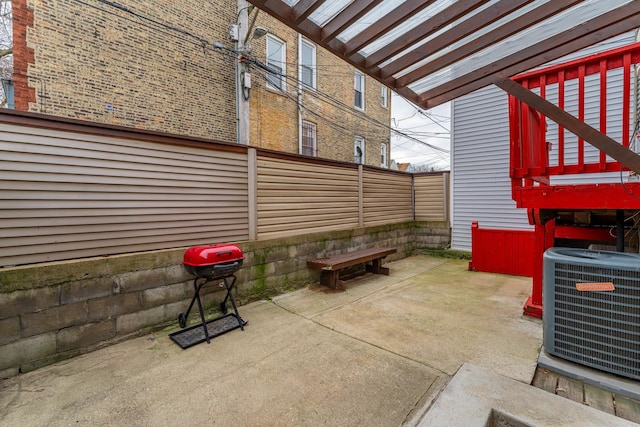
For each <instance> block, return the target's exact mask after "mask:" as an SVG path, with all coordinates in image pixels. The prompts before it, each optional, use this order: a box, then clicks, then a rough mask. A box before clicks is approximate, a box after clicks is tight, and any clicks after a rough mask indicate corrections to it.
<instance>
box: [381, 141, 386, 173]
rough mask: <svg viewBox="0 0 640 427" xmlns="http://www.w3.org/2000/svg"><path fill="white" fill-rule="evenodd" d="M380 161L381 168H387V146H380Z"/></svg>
mask: <svg viewBox="0 0 640 427" xmlns="http://www.w3.org/2000/svg"><path fill="white" fill-rule="evenodd" d="M380 161H381V165H380V166H382V167H383V168H386V167H387V144H382V145H381V146H380Z"/></svg>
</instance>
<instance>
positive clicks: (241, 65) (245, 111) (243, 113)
mask: <svg viewBox="0 0 640 427" xmlns="http://www.w3.org/2000/svg"><path fill="white" fill-rule="evenodd" d="M249 7H250V6H249V3H248V2H247V0H238V19H237V40H236V52H237V62H236V105H237V120H238V143H239V144H243V145H249V142H250V141H249V96H248V94H249V89H250V88H251V77H250V74H249V70H248V67H247V64H246V63H245V62H244V59H243V58H244V55H245V53H246V52H245V50H246V45H245V41H246V40H247V34H248V31H249Z"/></svg>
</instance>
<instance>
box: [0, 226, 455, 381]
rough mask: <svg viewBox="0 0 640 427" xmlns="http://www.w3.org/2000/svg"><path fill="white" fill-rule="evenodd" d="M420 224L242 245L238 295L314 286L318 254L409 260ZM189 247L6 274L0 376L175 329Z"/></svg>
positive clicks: (1, 291)
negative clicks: (378, 253) (312, 266)
mask: <svg viewBox="0 0 640 427" xmlns="http://www.w3.org/2000/svg"><path fill="white" fill-rule="evenodd" d="M417 224H420V223H415V222H406V223H399V224H391V225H384V226H377V227H370V228H363V229H356V230H346V231H337V232H328V233H318V234H309V235H304V236H296V237H291V238H283V239H274V240H265V241H253V242H245V243H240V244H239V245H240V247H241V248H242V250H243V252H244V256H245V261H244V264H243V267H242V269H240V271H238V273H237V276H238V290H237V294H238V296H239V299H240V301H246V300H250V299H251V297H252V296H253V297H255V296H256V295H257V296H258V297H259V296H260V295H261V294H262V293H263V292H267V291H269V290H274V289H275V290H276V291H286V290H289V289H293V288H296V287H300V286H303V285H305V284H307V283H309V284H310V283H317V281H318V278H319V272H317V271H312V270H309V269H308V268H307V265H306V261H307V260H308V259H311V258H317V257H322V256H328V255H334V254H338V253H343V252H346V251H349V250H357V249H363V248H367V247H374V246H378V247H395V248H397V249H398V253H397V254H394V255H393V256H390V257H388V259H387V261H392V260H395V259H400V258H404V257H406V256H409V255H411V254H412V253H413V252H414V250H415V249H416V248H417V247H423V246H421V245H422V244H418V243H417V240H418V239H417V235H418V233H417V232H416V231H417V229H418V227H417ZM420 230H421V231H420V233H422V234H421V235H422V236H423V237H424V236H426V233H427V231H425V230H430V231H429V232H433V233H440V234H442V236H444V235H445V234H446V233H447V232H448V224H447V223H442V224H431V225H430V226H429V227H425V226H424V225H423V226H421V227H420ZM423 237H421V239H423ZM423 240H424V239H423ZM184 250H185V248H178V249H171V250H161V251H153V252H146V253H136V254H125V255H118V256H110V257H98V258H89V259H80V260H73V261H64V262H54V263H44V264H37V265H31V266H22V267H13V268H5V269H2V270H0V378H7V377H11V376H14V375H17V374H19V373H21V372H28V371H31V370H33V369H37V368H39V367H41V366H45V365H48V364H51V363H55V362H57V361H60V360H64V359H67V358H70V357H73V356H76V355H79V354H82V353H86V352H88V351H92V350H95V349H97V348H100V347H103V346H106V345H109V344H113V343H116V342H119V341H122V340H125V339H127V338H130V337H134V336H139V335H143V334H145V333H148V332H150V331H152V330H155V329H158V328H161V327H164V326H167V325H177V318H178V315H179V314H180V313H182V312H184V311H185V310H186V309H187V307H188V304H189V302H190V299H191V297H192V296H193V292H194V291H193V277H192V276H190V275H188V274H187V273H186V272H185V271H184V269H183V267H182V256H183V254H184ZM221 289H222V288H220V287H217V286H215V285H208V286H205V287H204V288H203V291H204V292H203V294H202V296H203V299H204V301H203V302H204V304H205V305H206V306H216V305H217V303H218V302H219V301H220V300H221V299H222V298H223V297H224V293H223V292H219V291H220V290H221ZM192 314H193V315H195V314H196V313H195V312H193V311H192ZM191 319H194V320H195V316H193V317H191Z"/></svg>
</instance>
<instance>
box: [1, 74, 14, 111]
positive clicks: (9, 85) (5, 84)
mask: <svg viewBox="0 0 640 427" xmlns="http://www.w3.org/2000/svg"><path fill="white" fill-rule="evenodd" d="M2 89H3V91H4V100H5V103H4V107H5V108H9V109H11V110H13V109H14V108H15V106H14V103H13V100H14V97H13V80H9V79H2Z"/></svg>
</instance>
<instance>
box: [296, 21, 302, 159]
mask: <svg viewBox="0 0 640 427" xmlns="http://www.w3.org/2000/svg"><path fill="white" fill-rule="evenodd" d="M301 46H302V34H300V33H298V96H297V98H296V99H297V102H298V105H297V107H298V154H302V49H301V48H300V47H301Z"/></svg>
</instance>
